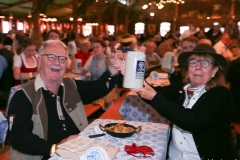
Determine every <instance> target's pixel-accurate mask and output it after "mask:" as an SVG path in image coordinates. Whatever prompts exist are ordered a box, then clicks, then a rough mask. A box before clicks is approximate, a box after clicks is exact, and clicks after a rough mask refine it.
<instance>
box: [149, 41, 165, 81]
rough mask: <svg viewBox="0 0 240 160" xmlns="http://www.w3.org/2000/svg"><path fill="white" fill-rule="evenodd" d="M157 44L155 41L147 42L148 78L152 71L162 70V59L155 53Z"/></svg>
mask: <svg viewBox="0 0 240 160" xmlns="http://www.w3.org/2000/svg"><path fill="white" fill-rule="evenodd" d="M156 47H157V46H156V44H155V43H154V42H153V41H148V42H146V51H145V56H146V71H145V77H147V76H148V75H149V74H150V72H151V71H153V70H156V69H160V65H161V58H160V57H159V56H158V54H157V53H156V52H155V50H156Z"/></svg>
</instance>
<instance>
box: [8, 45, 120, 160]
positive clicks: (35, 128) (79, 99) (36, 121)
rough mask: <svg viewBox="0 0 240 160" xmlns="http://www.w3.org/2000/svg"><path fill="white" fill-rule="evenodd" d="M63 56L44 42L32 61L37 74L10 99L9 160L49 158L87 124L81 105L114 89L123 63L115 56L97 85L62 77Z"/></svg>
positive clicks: (59, 47)
mask: <svg viewBox="0 0 240 160" xmlns="http://www.w3.org/2000/svg"><path fill="white" fill-rule="evenodd" d="M67 53H68V51H67V47H66V46H65V44H63V43H62V42H61V41H59V40H48V41H46V42H44V43H43V45H42V46H41V47H40V49H39V57H38V59H37V60H38V69H39V74H38V75H37V77H36V79H35V80H32V81H29V82H27V83H25V84H23V85H22V86H21V87H20V89H19V90H18V91H17V92H16V93H15V94H14V96H13V98H12V99H11V102H10V106H9V112H8V115H9V120H10V123H11V124H12V125H11V131H10V139H11V145H12V149H11V152H10V158H11V159H24V160H33V159H34V160H38V159H39V160H40V159H48V158H49V156H50V155H51V153H54V152H55V150H56V148H57V145H58V144H60V143H63V142H65V141H67V140H69V139H72V138H75V137H76V136H77V135H76V134H78V133H79V132H80V131H82V130H83V129H84V128H85V127H86V126H87V125H88V121H87V118H86V115H85V112H84V108H83V104H88V103H90V102H92V101H94V100H97V99H99V98H101V97H103V96H105V95H106V94H107V93H108V92H109V91H111V90H112V88H113V87H114V85H115V82H116V79H117V74H118V72H119V71H118V69H119V67H120V63H122V62H121V61H120V59H118V58H117V57H119V55H112V56H111V57H110V58H109V61H108V62H109V63H108V64H109V65H108V70H107V71H106V72H105V73H104V74H103V75H102V77H100V78H99V79H98V80H97V81H81V80H74V79H71V78H63V77H64V73H65V71H66V67H67V64H66V61H67ZM71 135H72V136H71ZM69 136H70V137H69Z"/></svg>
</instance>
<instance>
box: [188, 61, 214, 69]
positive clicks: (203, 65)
mask: <svg viewBox="0 0 240 160" xmlns="http://www.w3.org/2000/svg"><path fill="white" fill-rule="evenodd" d="M198 63H200V65H201V67H203V68H207V67H209V66H210V64H212V63H213V61H208V60H190V61H188V65H189V66H190V67H196V66H197V65H198Z"/></svg>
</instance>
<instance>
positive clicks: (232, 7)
mask: <svg viewBox="0 0 240 160" xmlns="http://www.w3.org/2000/svg"><path fill="white" fill-rule="evenodd" d="M230 17H231V18H232V19H235V0H232V3H231V8H230Z"/></svg>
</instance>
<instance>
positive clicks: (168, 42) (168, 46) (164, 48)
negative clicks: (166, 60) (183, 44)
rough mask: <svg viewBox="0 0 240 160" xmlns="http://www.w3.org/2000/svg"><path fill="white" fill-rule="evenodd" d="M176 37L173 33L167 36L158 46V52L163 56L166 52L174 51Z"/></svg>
mask: <svg viewBox="0 0 240 160" xmlns="http://www.w3.org/2000/svg"><path fill="white" fill-rule="evenodd" d="M174 42H175V38H174V37H173V36H172V35H169V36H167V37H166V39H165V41H164V42H162V43H161V44H160V45H159V46H158V48H157V54H158V55H159V56H160V57H161V58H163V57H164V55H165V53H166V52H172V51H173V49H174Z"/></svg>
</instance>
